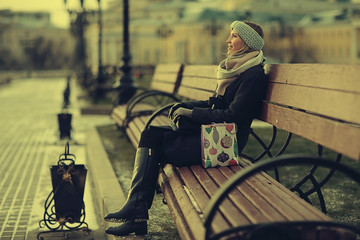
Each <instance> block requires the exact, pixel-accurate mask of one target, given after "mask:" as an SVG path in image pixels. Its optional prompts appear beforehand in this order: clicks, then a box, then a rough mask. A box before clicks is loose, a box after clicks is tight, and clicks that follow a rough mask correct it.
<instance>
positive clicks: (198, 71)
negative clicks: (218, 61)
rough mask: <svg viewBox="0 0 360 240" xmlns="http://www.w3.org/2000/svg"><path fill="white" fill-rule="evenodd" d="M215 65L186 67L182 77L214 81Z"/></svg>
mask: <svg viewBox="0 0 360 240" xmlns="http://www.w3.org/2000/svg"><path fill="white" fill-rule="evenodd" d="M216 72H217V65H186V68H185V69H184V72H183V76H192V77H200V78H208V79H216Z"/></svg>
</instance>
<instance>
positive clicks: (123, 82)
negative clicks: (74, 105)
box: [117, 0, 136, 104]
mask: <svg viewBox="0 0 360 240" xmlns="http://www.w3.org/2000/svg"><path fill="white" fill-rule="evenodd" d="M123 14H124V19H123V54H124V55H123V57H122V60H123V61H124V65H123V66H122V67H121V68H120V69H121V71H122V72H123V75H122V77H121V78H120V85H119V86H118V100H117V101H118V104H125V103H126V102H128V101H129V99H130V98H131V97H132V96H133V95H134V94H135V92H136V88H135V87H134V84H133V79H132V78H131V66H130V60H131V55H130V47H129V0H124V1H123Z"/></svg>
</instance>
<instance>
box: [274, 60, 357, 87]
mask: <svg viewBox="0 0 360 240" xmlns="http://www.w3.org/2000/svg"><path fill="white" fill-rule="evenodd" d="M267 67H269V68H270V70H271V72H272V73H271V75H270V76H271V77H270V80H271V81H274V82H279V83H286V84H293V85H299V86H310V87H315V88H324V89H335V90H340V91H349V92H357V93H360V81H358V75H359V72H360V66H357V65H333V64H273V65H268V66H267Z"/></svg>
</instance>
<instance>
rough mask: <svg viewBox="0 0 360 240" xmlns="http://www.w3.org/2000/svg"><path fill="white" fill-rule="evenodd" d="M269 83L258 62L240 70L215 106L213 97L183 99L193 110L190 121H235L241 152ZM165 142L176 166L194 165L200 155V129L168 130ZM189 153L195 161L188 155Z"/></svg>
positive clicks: (209, 122)
mask: <svg viewBox="0 0 360 240" xmlns="http://www.w3.org/2000/svg"><path fill="white" fill-rule="evenodd" d="M266 86H267V81H266V77H265V73H264V69H263V67H262V66H261V65H258V66H255V67H252V68H250V69H248V70H246V71H245V72H243V73H241V74H240V75H239V77H238V78H236V79H235V80H234V81H233V82H232V83H231V84H230V85H229V86H228V87H227V88H226V90H225V94H224V96H220V97H219V99H220V101H218V102H220V103H217V104H216V107H215V108H214V109H212V103H213V102H214V99H213V98H210V99H209V100H207V101H188V102H184V103H183V107H185V108H188V109H192V110H193V111H192V119H191V121H192V122H194V123H196V124H199V125H201V124H211V123H222V122H227V123H232V122H234V123H236V125H237V127H238V132H237V138H238V149H239V152H241V151H242V150H243V148H244V147H245V145H246V142H247V140H248V136H249V133H250V126H251V123H252V120H253V119H254V118H255V117H256V116H257V114H258V113H259V111H260V109H261V104H262V100H263V98H264V95H265V91H266ZM199 130H200V129H199ZM164 142H165V143H164V147H165V156H166V159H167V161H168V162H170V163H172V164H174V165H176V166H183V165H191V164H193V163H194V162H196V161H197V159H200V158H201V154H200V148H201V145H200V131H194V132H192V133H189V132H186V133H184V132H183V133H181V132H180V133H177V132H169V133H167V134H166V136H165V141H164ZM190 156H192V158H193V159H194V160H193V159H191V158H189V157H190ZM185 159H186V160H185Z"/></svg>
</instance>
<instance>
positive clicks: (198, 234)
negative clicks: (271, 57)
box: [126, 64, 360, 240]
mask: <svg viewBox="0 0 360 240" xmlns="http://www.w3.org/2000/svg"><path fill="white" fill-rule="evenodd" d="M267 69H270V73H269V87H268V92H267V96H266V99H265V101H264V104H263V109H262V112H261V115H260V116H259V120H261V121H264V122H266V123H269V124H271V125H273V126H274V129H275V130H274V136H273V139H272V140H271V142H270V143H267V144H266V143H264V142H261V140H260V143H261V144H262V146H263V147H264V152H263V153H261V154H260V155H259V156H260V157H250V160H252V161H253V162H256V163H252V162H251V161H250V160H249V159H245V158H242V159H241V165H240V166H232V167H219V168H209V169H204V168H203V167H202V166H200V165H195V166H190V167H181V168H175V167H173V166H171V165H170V164H167V165H166V166H165V167H164V168H163V170H162V171H161V173H160V176H159V184H160V186H161V188H162V191H163V194H164V198H165V200H166V203H167V205H168V207H169V209H170V212H171V213H172V215H173V218H174V221H175V224H176V226H177V229H178V232H179V235H180V237H181V239H220V238H221V237H223V236H227V237H233V238H234V239H254V240H255V239H280V235H282V236H283V237H284V238H282V239H297V238H298V239H309V240H313V239H314V240H315V239H316V240H318V239H321V240H323V239H355V237H354V234H353V232H357V234H358V236H359V235H360V230H359V228H356V227H353V226H349V225H345V224H341V223H337V222H335V221H334V220H333V219H331V218H330V217H328V216H327V215H326V214H325V213H323V212H322V211H320V210H319V209H317V208H315V207H314V206H312V205H311V204H309V203H307V202H306V201H304V200H303V199H301V198H300V197H299V196H298V195H301V196H302V197H303V198H304V199H305V200H308V199H307V198H308V195H306V194H304V192H302V191H301V190H300V186H299V185H301V184H300V183H299V184H297V187H299V188H293V189H291V190H292V191H294V192H297V193H299V194H294V193H293V192H292V191H290V190H289V189H287V188H285V187H284V186H283V185H281V184H280V183H279V182H278V181H276V180H275V179H274V178H273V177H271V176H270V175H268V174H267V173H265V172H264V170H266V169H267V168H268V167H274V166H275V167H276V166H277V165H284V164H287V163H288V164H293V163H302V162H303V163H315V165H314V171H315V169H316V168H317V167H318V166H325V167H330V168H331V169H333V168H335V167H336V168H337V169H338V170H340V171H343V172H346V173H347V174H349V175H350V176H351V177H353V178H354V180H356V181H358V182H359V183H360V175H359V174H358V173H357V172H354V171H352V169H351V168H348V167H346V166H344V165H343V164H341V163H338V161H339V159H340V157H338V158H337V161H329V160H324V159H322V158H321V157H309V156H305V157H299V156H298V155H297V156H287V155H280V156H276V155H275V154H272V153H271V146H272V145H273V140H274V138H275V137H276V136H275V135H276V128H280V129H284V130H286V131H288V132H289V133H290V134H289V137H288V139H287V140H286V143H288V142H289V141H290V139H291V133H294V134H297V135H299V136H302V137H304V138H306V139H308V140H310V141H312V142H315V143H316V144H319V145H322V146H324V147H327V148H329V149H332V150H334V151H336V152H338V153H340V154H344V155H346V156H348V157H350V158H352V159H354V160H356V161H359V160H360V145H359V139H360V91H359V89H360V82H359V81H357V79H356V76H357V73H359V72H360V67H357V66H356V67H355V66H336V65H315V64H314V65H312V64H280V65H271V66H267ZM215 76H216V66H186V67H185V69H184V71H183V74H182V80H181V85H180V87H179V90H178V94H179V95H181V96H183V97H186V98H188V99H192V100H204V99H207V98H208V97H209V96H212V93H213V91H214V89H215V87H216V79H215ZM168 109H169V106H166V107H164V108H163V110H160V111H157V112H155V113H154V114H153V116H151V117H149V116H147V117H137V118H134V119H133V120H132V122H131V123H130V124H129V125H128V127H127V128H126V131H127V133H128V135H129V137H130V139H131V141H132V143H133V144H134V146H137V143H138V141H139V138H140V134H141V131H142V130H143V129H144V128H145V127H146V126H148V125H150V124H153V125H162V124H168V120H167V119H166V116H165V115H164V114H161V113H162V112H163V111H167V110H168ZM157 114H159V115H158V117H155V116H156V115H157ZM149 119H150V121H151V122H148V120H149ZM129 129H133V130H129ZM134 129H136V130H135V131H134ZM252 134H253V136H255V137H256V138H258V136H257V135H256V134H255V133H254V132H252ZM285 146H287V144H285ZM284 151H285V148H284V149H281V150H280V152H279V154H282V153H283V152H284ZM321 152H322V147H321V146H319V155H321ZM265 156H269V157H272V158H269V159H268V160H261V161H259V159H260V158H263V157H265ZM333 171H334V170H330V175H329V176H331V175H332V173H333ZM275 172H277V169H275ZM311 172H312V171H311ZM276 175H277V174H275V176H276ZM325 178H326V179H325V180H327V177H325ZM304 179H307V180H311V181H313V183H314V184H315V185H320V186H321V185H323V184H325V182H326V181H325V180H324V181H321V182H314V179H313V178H312V177H311V174H309V175H306V176H305V177H304ZM308 192H309V193H310V192H317V193H318V194H319V192H321V188H314V189H312V190H310V191H308ZM319 195H320V196H322V194H319ZM320 200H321V197H320ZM322 210H323V211H324V207H323V206H322ZM271 234H278V235H277V236H273V237H272V238H271ZM289 234H290V235H291V237H289V236H287V235H289ZM265 236H266V237H265Z"/></svg>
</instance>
